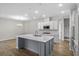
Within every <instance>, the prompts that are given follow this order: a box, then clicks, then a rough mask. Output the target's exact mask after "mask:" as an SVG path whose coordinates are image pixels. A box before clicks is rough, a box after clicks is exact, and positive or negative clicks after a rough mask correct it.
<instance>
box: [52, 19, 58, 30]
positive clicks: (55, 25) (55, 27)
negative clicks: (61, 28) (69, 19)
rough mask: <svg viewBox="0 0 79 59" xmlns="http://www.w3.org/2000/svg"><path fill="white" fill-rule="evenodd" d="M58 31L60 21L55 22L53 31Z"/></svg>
mask: <svg viewBox="0 0 79 59" xmlns="http://www.w3.org/2000/svg"><path fill="white" fill-rule="evenodd" d="M57 29H58V21H53V30H57Z"/></svg>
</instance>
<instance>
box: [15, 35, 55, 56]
mask: <svg viewBox="0 0 79 59" xmlns="http://www.w3.org/2000/svg"><path fill="white" fill-rule="evenodd" d="M53 39H54V38H53V36H44V35H42V36H34V35H32V34H27V35H20V36H17V37H16V48H17V49H20V48H25V49H28V50H30V51H33V52H35V53H37V54H39V56H50V55H51V53H52V50H53Z"/></svg>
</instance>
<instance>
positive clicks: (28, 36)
mask: <svg viewBox="0 0 79 59" xmlns="http://www.w3.org/2000/svg"><path fill="white" fill-rule="evenodd" d="M17 37H21V38H26V39H29V40H34V41H39V42H47V41H49V40H51V39H52V38H54V37H53V36H51V35H41V36H40V35H39V36H35V35H33V34H26V35H19V36H17Z"/></svg>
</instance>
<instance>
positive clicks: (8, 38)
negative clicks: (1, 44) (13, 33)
mask: <svg viewBox="0 0 79 59" xmlns="http://www.w3.org/2000/svg"><path fill="white" fill-rule="evenodd" d="M12 39H16V38H15V37H10V38H5V39H0V41H5V40H12Z"/></svg>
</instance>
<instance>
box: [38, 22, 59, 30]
mask: <svg viewBox="0 0 79 59" xmlns="http://www.w3.org/2000/svg"><path fill="white" fill-rule="evenodd" d="M46 25H47V26H50V30H57V29H58V21H48V22H40V23H38V29H43V26H46Z"/></svg>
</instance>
